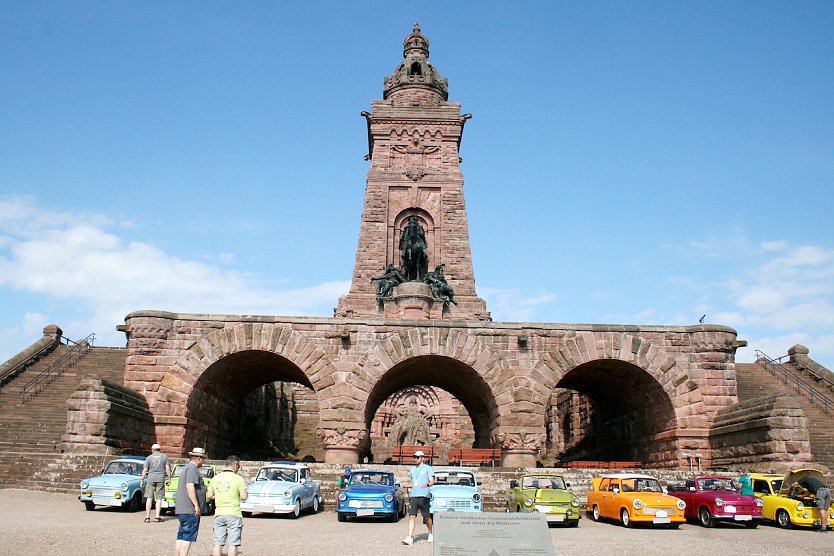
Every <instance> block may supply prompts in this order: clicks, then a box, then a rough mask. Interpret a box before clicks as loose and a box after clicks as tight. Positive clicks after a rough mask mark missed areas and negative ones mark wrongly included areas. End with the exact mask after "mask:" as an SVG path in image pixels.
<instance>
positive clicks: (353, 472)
mask: <svg viewBox="0 0 834 556" xmlns="http://www.w3.org/2000/svg"><path fill="white" fill-rule="evenodd" d="M357 473H388V474H389V475H393V474H394V472H393V471H386V470H385V469H351V471H350V474H351V475H356V474H357Z"/></svg>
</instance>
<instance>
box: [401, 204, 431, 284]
mask: <svg viewBox="0 0 834 556" xmlns="http://www.w3.org/2000/svg"><path fill="white" fill-rule="evenodd" d="M427 247H428V243H426V231H425V230H424V229H423V227H422V226H421V225H420V223H419V222H418V221H417V217H416V216H410V217H409V218H408V225H407V226H406V227H405V229H403V235H402V236H401V237H400V266H402V269H403V273H404V274H405V278H406V280H409V281H411V280H417V281H419V280H420V277H421V275H425V271H426V269H427V268H428V264H429V257H428V255H427V254H426V249H427Z"/></svg>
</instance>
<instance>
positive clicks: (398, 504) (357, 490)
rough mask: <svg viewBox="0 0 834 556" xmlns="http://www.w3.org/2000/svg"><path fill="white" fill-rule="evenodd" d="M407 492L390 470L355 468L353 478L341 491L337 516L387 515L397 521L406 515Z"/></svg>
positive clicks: (340, 517) (342, 517)
mask: <svg viewBox="0 0 834 556" xmlns="http://www.w3.org/2000/svg"><path fill="white" fill-rule="evenodd" d="M405 512H406V508H405V493H404V492H403V489H402V488H401V487H400V485H399V483H397V482H396V481H395V480H394V474H393V473H391V472H390V471H377V470H375V469H355V470H354V471H353V472H352V473H351V474H350V481H348V484H347V486H346V487H345V488H344V489H343V490H342V491H341V492H340V493H339V496H338V504H337V506H336V517H337V519H338V520H339V521H347V519H348V518H349V517H384V518H387V519H388V520H389V521H398V520H399V519H400V517H402V516H404V515H405Z"/></svg>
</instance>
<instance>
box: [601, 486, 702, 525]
mask: <svg viewBox="0 0 834 556" xmlns="http://www.w3.org/2000/svg"><path fill="white" fill-rule="evenodd" d="M685 509H686V502H684V501H683V500H681V499H679V498H675V497H674V496H669V495H668V494H664V492H663V488H661V486H660V482H659V481H658V480H657V479H655V478H654V477H651V476H649V475H635V474H630V473H628V474H627V473H618V474H613V475H604V476H602V477H594V490H592V491H589V492H588V511H589V512H590V514H591V517H592V518H593V520H594V521H599V520H600V518H603V517H606V518H609V519H616V520H619V521H620V522H621V523H622V524H623V525H624V526H625V527H632V526H634V524H635V523H651V524H653V525H668V526H669V527H671V528H673V529H677V528H678V527H679V526H680V524H681V523H683V522H684V521H686V517H684V510H685Z"/></svg>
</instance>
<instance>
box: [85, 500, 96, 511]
mask: <svg viewBox="0 0 834 556" xmlns="http://www.w3.org/2000/svg"><path fill="white" fill-rule="evenodd" d="M84 509H85V510H87V511H88V512H91V511H93V510H95V509H96V505H95V504H93V503H92V502H84Z"/></svg>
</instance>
